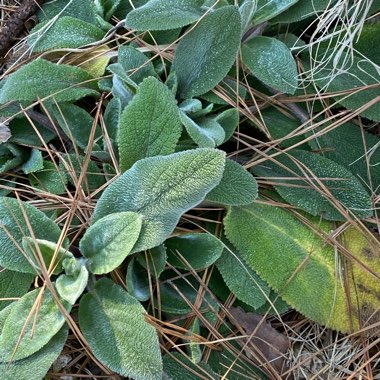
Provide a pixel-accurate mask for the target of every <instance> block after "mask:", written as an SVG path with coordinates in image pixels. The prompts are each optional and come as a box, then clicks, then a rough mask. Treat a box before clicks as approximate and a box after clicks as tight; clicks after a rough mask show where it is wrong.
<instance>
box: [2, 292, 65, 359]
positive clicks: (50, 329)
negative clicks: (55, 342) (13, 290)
mask: <svg viewBox="0 0 380 380" xmlns="http://www.w3.org/2000/svg"><path fill="white" fill-rule="evenodd" d="M40 292H41V289H35V290H33V291H31V292H29V293H27V294H25V295H24V296H23V297H21V298H20V299H19V300H18V301H17V302H16V303H14V304H12V308H11V311H10V313H9V315H8V317H7V318H6V320H5V322H4V327H3V329H2V332H1V335H0V358H1V361H10V360H11V359H12V360H20V359H24V358H27V357H28V356H30V355H33V354H34V353H36V352H37V351H39V350H40V349H41V348H42V347H44V346H45V345H46V344H47V343H48V342H49V341H50V339H52V338H53V336H54V335H55V334H57V333H58V331H59V330H60V329H61V327H62V326H63V324H64V323H65V318H64V316H63V315H62V313H61V312H60V310H59V308H58V306H57V304H56V302H55V300H54V298H53V296H52V295H51V293H50V292H49V291H48V290H45V291H44V293H43V297H42V298H40ZM37 300H41V301H40V302H41V303H40V304H39V308H38V318H34V317H35V313H36V309H34V312H33V313H32V318H30V317H29V314H30V312H31V310H32V308H33V305H34V303H35V302H36V301H37ZM63 304H64V306H65V307H66V308H67V309H69V307H68V305H67V304H66V303H65V302H64V303H63ZM13 305H14V306H13ZM27 321H28V322H27ZM26 322H27V323H26ZM34 322H35V323H34ZM25 326H26V328H25ZM22 332H23V335H22ZM20 336H22V339H21V340H19V339H20ZM16 347H17V350H16Z"/></svg>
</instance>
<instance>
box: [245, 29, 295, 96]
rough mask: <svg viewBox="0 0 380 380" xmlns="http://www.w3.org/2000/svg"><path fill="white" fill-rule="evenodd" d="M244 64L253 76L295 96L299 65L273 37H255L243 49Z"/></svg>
mask: <svg viewBox="0 0 380 380" xmlns="http://www.w3.org/2000/svg"><path fill="white" fill-rule="evenodd" d="M242 57H243V62H244V64H245V65H246V66H247V67H248V69H249V70H250V71H251V72H252V74H253V75H254V76H255V77H257V78H258V79H260V80H261V81H262V82H264V83H265V84H267V85H269V86H271V87H273V88H275V89H276V90H278V91H281V92H285V93H288V94H294V93H295V91H296V89H297V86H298V79H297V75H298V73H297V65H296V62H295V60H294V58H293V56H292V53H291V52H290V50H289V49H288V47H287V46H286V45H285V44H284V43H282V42H281V41H279V40H277V39H275V38H272V37H263V36H260V37H255V38H252V39H251V40H250V41H248V42H247V43H246V44H244V45H243V47H242Z"/></svg>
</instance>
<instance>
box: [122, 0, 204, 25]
mask: <svg viewBox="0 0 380 380" xmlns="http://www.w3.org/2000/svg"><path fill="white" fill-rule="evenodd" d="M203 3H204V1H203V0H150V1H148V2H147V3H146V4H145V5H143V6H142V7H139V8H136V9H135V10H133V11H132V12H129V13H128V15H127V18H126V21H125V24H126V26H127V27H128V28H132V29H136V30H167V29H175V28H181V27H183V26H186V25H189V24H191V23H193V22H194V21H197V20H198V19H199V18H200V17H201V16H202V13H203V12H202V8H201V6H202V4H203Z"/></svg>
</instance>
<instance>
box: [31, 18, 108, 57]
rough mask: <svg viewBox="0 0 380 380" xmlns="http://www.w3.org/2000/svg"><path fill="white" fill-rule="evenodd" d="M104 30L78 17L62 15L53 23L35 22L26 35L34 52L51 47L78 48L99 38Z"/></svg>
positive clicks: (51, 48) (50, 48)
mask: <svg viewBox="0 0 380 380" xmlns="http://www.w3.org/2000/svg"><path fill="white" fill-rule="evenodd" d="M104 34H105V32H104V31H103V30H101V29H99V28H98V27H96V26H94V25H92V24H90V23H88V22H86V21H82V20H80V19H78V18H74V17H70V16H63V17H60V18H59V19H58V20H56V21H55V22H54V23H53V24H51V21H45V22H41V23H39V24H37V25H36V26H35V27H34V28H33V29H32V30H31V31H30V34H29V36H28V44H29V46H30V47H31V48H32V50H33V51H34V52H41V51H46V50H53V49H63V48H71V49H74V48H79V47H81V46H84V45H87V44H91V43H93V42H96V41H98V40H101V39H102V38H103V36H104Z"/></svg>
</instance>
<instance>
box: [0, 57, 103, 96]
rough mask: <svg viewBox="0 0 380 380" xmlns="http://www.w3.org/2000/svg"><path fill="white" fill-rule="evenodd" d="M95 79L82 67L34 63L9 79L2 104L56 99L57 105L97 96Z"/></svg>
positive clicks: (42, 61)
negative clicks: (50, 97)
mask: <svg viewBox="0 0 380 380" xmlns="http://www.w3.org/2000/svg"><path fill="white" fill-rule="evenodd" d="M91 79H92V77H91V76H90V75H89V74H88V73H87V72H86V71H84V70H82V69H80V68H79V67H73V66H69V65H57V64H55V63H52V62H49V61H46V60H44V59H35V60H33V61H32V62H30V63H28V64H26V65H24V66H22V67H21V68H20V69H18V70H17V71H16V72H14V73H13V74H11V75H10V76H9V78H7V79H6V82H5V84H4V87H3V88H2V91H1V93H0V103H6V102H9V101H15V100H18V101H23V100H26V101H34V100H37V99H40V98H45V97H47V96H54V98H55V100H56V101H57V102H65V101H66V102H68V101H75V100H78V99H80V98H83V97H85V96H88V95H93V96H96V95H98V92H97V91H96V90H94V85H93V84H92V82H89V80H91Z"/></svg>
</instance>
